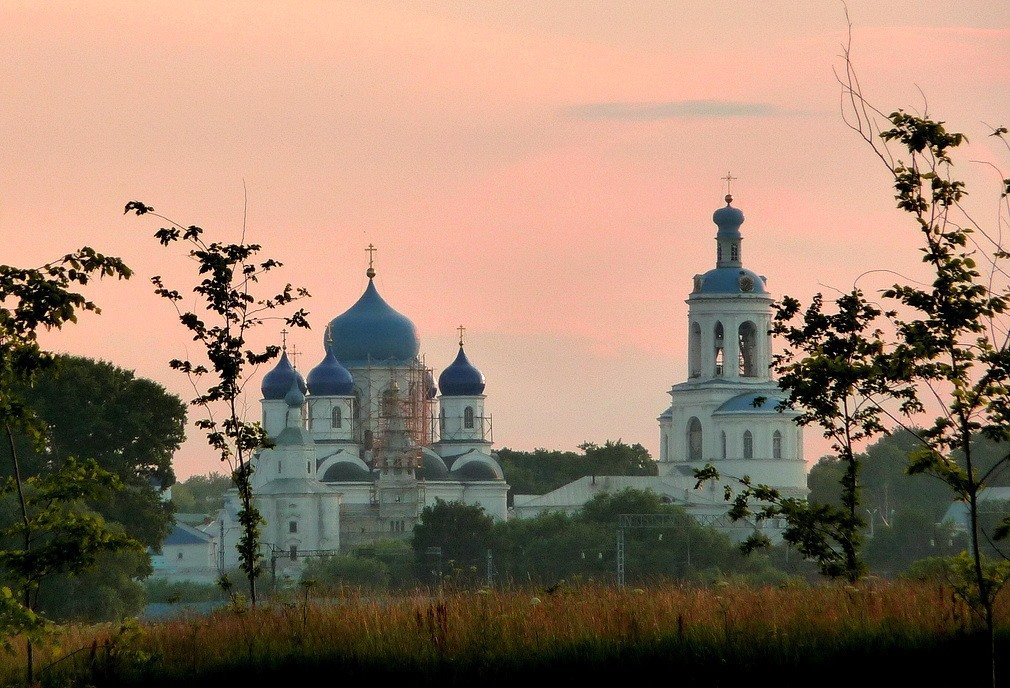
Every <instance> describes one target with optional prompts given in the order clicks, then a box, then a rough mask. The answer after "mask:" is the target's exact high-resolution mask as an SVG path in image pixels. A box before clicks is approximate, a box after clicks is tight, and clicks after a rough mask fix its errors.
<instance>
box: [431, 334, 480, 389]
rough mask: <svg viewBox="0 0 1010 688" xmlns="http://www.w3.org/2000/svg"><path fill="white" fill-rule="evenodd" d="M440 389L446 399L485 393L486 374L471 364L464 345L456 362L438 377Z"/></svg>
mask: <svg viewBox="0 0 1010 688" xmlns="http://www.w3.org/2000/svg"><path fill="white" fill-rule="evenodd" d="M438 388H439V389H440V390H442V396H444V397H472V396H477V395H479V394H483V393H484V373H482V372H480V371H479V370H477V368H476V367H475V366H474V365H473V364H472V363H470V360H469V359H468V358H467V357H466V353H465V352H464V351H463V345H462V344H460V346H459V353H458V354H456V360H455V361H453V362H452V364H451V365H450V366H449V367H448V368H446V369H445V370H443V371H442V374H441V375H439V376H438Z"/></svg>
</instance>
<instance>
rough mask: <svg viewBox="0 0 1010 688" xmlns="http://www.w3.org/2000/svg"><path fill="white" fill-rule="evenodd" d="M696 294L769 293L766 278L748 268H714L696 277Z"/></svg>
mask: <svg viewBox="0 0 1010 688" xmlns="http://www.w3.org/2000/svg"><path fill="white" fill-rule="evenodd" d="M694 293H696V294H767V293H768V290H767V289H766V288H765V278H764V277H762V276H761V275H759V274H757V273H756V272H754V271H752V270H748V269H747V268H714V269H712V270H709V271H708V272H706V273H705V274H704V275H699V276H698V277H696V278H695V289H694Z"/></svg>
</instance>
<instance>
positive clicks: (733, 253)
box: [729, 242, 740, 262]
mask: <svg viewBox="0 0 1010 688" xmlns="http://www.w3.org/2000/svg"><path fill="white" fill-rule="evenodd" d="M729 259H730V260H732V261H733V262H736V261H738V260H740V245H739V244H737V243H736V242H734V243H732V244H730V247H729Z"/></svg>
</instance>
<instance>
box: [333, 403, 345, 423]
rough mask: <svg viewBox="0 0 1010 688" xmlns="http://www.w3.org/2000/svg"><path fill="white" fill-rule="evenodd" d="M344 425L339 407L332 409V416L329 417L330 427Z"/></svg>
mask: <svg viewBox="0 0 1010 688" xmlns="http://www.w3.org/2000/svg"><path fill="white" fill-rule="evenodd" d="M343 424H344V418H343V414H342V413H341V411H340V407H339V406H334V407H333V414H332V415H331V416H330V425H332V426H333V427H335V428H339V427H342V426H343Z"/></svg>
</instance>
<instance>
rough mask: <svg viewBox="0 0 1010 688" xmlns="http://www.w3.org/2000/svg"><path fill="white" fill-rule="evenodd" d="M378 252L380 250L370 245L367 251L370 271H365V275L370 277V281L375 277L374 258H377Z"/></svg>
mask: <svg viewBox="0 0 1010 688" xmlns="http://www.w3.org/2000/svg"><path fill="white" fill-rule="evenodd" d="M378 250H379V249H377V248H375V247H374V246H372V245H371V244H369V245H368V248H366V249H365V251H367V252H368V270H366V271H365V274H366V275H368V278H369V279H371V278H373V277H375V268H374V267H372V258H374V257H375V252H376V251H378Z"/></svg>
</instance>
